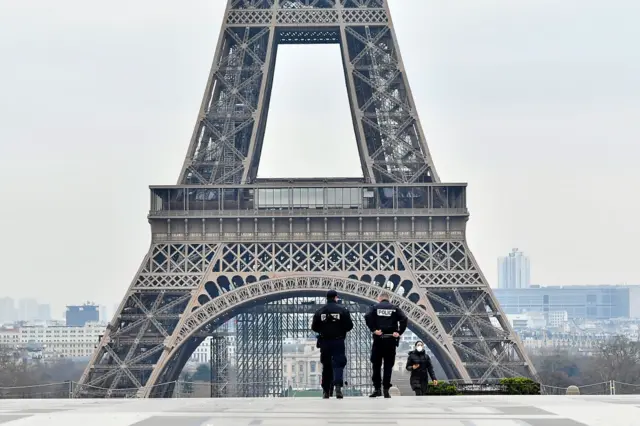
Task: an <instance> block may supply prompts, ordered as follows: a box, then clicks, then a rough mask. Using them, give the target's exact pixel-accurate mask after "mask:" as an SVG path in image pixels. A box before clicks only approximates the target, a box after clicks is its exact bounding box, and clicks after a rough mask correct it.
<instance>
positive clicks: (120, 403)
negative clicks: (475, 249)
mask: <svg viewBox="0 0 640 426" xmlns="http://www.w3.org/2000/svg"><path fill="white" fill-rule="evenodd" d="M35 425H39V426H41V425H47V426H58V425H64V426H103V425H105V426H106V425H109V426H132V425H136V426H173V425H176V426H365V425H366V426H368V425H374V426H378V425H396V426H425V425H428V426H430V425H434V426H581V425H587V426H638V425H640V396H486V397H474V396H455V397H409V396H405V397H396V398H392V399H380V398H379V399H375V400H370V399H368V398H345V399H344V400H341V401H340V400H336V399H332V400H328V401H327V400H322V399H315V398H313V399H311V398H271V399H266V398H265V399H164V400H159V399H148V400H141V399H137V400H136V399H129V400H113V399H112V400H6V399H5V400H1V399H0V426H35Z"/></svg>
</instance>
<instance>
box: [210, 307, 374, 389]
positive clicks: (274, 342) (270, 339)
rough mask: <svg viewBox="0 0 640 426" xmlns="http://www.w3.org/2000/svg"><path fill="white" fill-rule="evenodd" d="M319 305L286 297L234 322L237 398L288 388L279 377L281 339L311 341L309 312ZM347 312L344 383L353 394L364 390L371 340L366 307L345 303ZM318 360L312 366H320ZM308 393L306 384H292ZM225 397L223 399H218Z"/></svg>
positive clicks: (245, 311) (244, 311) (247, 311)
mask: <svg viewBox="0 0 640 426" xmlns="http://www.w3.org/2000/svg"><path fill="white" fill-rule="evenodd" d="M321 303H324V300H323V298H310V297H290V298H286V299H282V300H275V301H273V302H269V303H264V304H263V303H260V301H258V304H257V305H255V306H252V307H250V308H247V309H242V313H240V314H238V316H237V317H236V318H237V334H236V341H237V347H236V364H235V365H236V369H237V372H238V379H237V393H236V394H235V396H239V397H263V396H281V395H282V394H283V391H284V390H286V389H287V388H288V386H289V385H290V383H288V382H287V381H286V380H285V377H284V373H283V367H284V364H283V358H284V349H283V341H284V339H300V340H302V339H315V335H314V333H313V332H312V331H311V330H310V324H311V319H312V316H313V314H314V312H315V311H316V310H317V309H318V308H319V307H320V304H321ZM345 306H346V307H347V308H348V309H349V310H350V311H351V312H352V315H353V318H354V330H353V332H352V333H350V334H349V335H348V336H347V344H346V348H347V359H348V367H347V370H346V378H345V380H346V381H347V382H348V388H349V389H350V390H351V389H353V390H354V391H360V392H366V391H367V390H369V387H370V386H369V382H370V371H369V370H370V368H369V364H368V362H367V360H368V357H369V350H370V343H371V336H370V332H369V331H368V329H367V327H366V324H365V322H364V317H363V315H364V313H365V311H366V309H367V306H366V305H363V304H361V303H354V302H346V303H345ZM319 360H320V359H319V357H318V359H317V360H316V361H319ZM294 384H296V385H299V386H302V387H305V388H309V387H312V384H311V383H310V382H308V381H307V382H304V383H302V382H300V381H299V380H298V381H297V382H296V383H294ZM221 396H224V395H221Z"/></svg>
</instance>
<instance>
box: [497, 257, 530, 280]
mask: <svg viewBox="0 0 640 426" xmlns="http://www.w3.org/2000/svg"><path fill="white" fill-rule="evenodd" d="M530 285H531V267H530V264H529V258H528V257H527V256H525V255H524V253H522V252H521V251H518V249H517V248H514V249H513V250H512V251H511V253H509V255H508V256H506V257H501V258H499V259H498V288H529V286H530Z"/></svg>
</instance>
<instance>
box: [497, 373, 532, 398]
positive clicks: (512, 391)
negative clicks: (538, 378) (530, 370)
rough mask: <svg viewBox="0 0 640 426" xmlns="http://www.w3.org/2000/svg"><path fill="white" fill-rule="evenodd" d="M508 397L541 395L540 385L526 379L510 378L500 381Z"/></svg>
mask: <svg viewBox="0 0 640 426" xmlns="http://www.w3.org/2000/svg"><path fill="white" fill-rule="evenodd" d="M500 384H501V385H503V386H504V387H505V390H506V394H507V395H540V383H536V382H534V381H533V380H531V379H528V378H526V377H510V378H506V379H502V380H500Z"/></svg>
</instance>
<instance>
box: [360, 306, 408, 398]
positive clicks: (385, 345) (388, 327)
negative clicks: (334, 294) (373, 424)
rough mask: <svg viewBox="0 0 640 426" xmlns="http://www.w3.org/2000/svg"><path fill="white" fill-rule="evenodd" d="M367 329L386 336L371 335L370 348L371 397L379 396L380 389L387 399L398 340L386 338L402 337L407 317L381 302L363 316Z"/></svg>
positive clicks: (393, 307)
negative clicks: (371, 369) (371, 343)
mask: <svg viewBox="0 0 640 426" xmlns="http://www.w3.org/2000/svg"><path fill="white" fill-rule="evenodd" d="M364 318H365V321H366V323H367V327H369V330H371V332H372V333H373V332H375V331H376V330H380V331H382V334H384V335H387V336H376V335H375V334H374V335H373V346H372V347H371V364H372V367H373V376H372V377H371V379H372V380H373V387H374V388H375V392H374V393H373V394H372V395H371V396H372V397H376V396H381V394H380V389H381V388H384V391H385V397H389V395H388V391H389V388H391V373H392V371H393V370H392V369H393V364H394V363H395V359H396V347H397V346H398V343H399V339H396V338H393V337H391V336H388V335H390V334H393V333H398V334H400V335H402V333H404V331H405V330H406V329H407V322H408V319H407V316H406V315H405V314H404V312H402V311H401V310H400V308H398V307H397V306H395V305H393V304H391V303H390V302H389V301H388V300H386V299H385V300H382V301H381V302H379V303H376V304H375V305H373V306H372V307H371V309H370V310H369V312H367V314H366V315H365V316H364ZM383 362H384V374H383V376H382V377H380V369H381V367H382V366H383Z"/></svg>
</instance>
